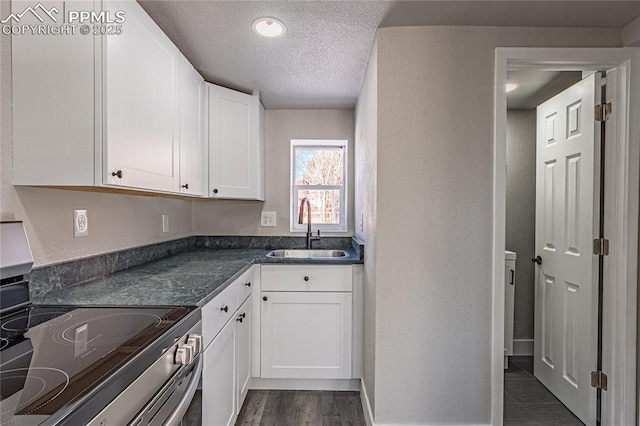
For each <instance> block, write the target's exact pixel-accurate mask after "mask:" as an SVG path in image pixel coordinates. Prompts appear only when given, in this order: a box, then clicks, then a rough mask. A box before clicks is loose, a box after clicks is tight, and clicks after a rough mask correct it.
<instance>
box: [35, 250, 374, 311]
mask: <svg viewBox="0 0 640 426" xmlns="http://www.w3.org/2000/svg"><path fill="white" fill-rule="evenodd" d="M346 251H347V252H348V253H349V257H346V258H340V259H327V260H308V259H305V260H300V259H272V258H268V257H266V254H267V253H268V251H265V250H260V249H235V250H211V249H198V250H193V251H188V252H185V253H181V254H177V255H175V256H171V257H167V258H164V259H161V260H157V261H154V262H150V263H147V264H144V265H140V266H137V267H133V268H130V269H125V270H123V271H120V272H116V273H114V274H111V275H107V276H106V277H104V278H100V279H97V280H94V281H90V282H87V283H84V284H79V285H75V286H72V287H66V288H62V289H56V290H53V291H49V292H46V293H44V294H38V295H36V296H35V297H34V296H32V302H33V303H35V304H53V305H62V304H64V305H80V304H82V305H189V306H204V305H205V304H206V303H207V302H208V301H210V300H211V299H213V298H214V297H215V296H216V295H217V294H218V293H220V292H221V291H222V290H223V289H224V288H226V287H227V286H228V285H229V284H231V283H232V282H233V281H234V280H235V279H237V278H238V277H239V276H240V275H241V274H242V273H243V272H245V271H246V270H247V269H249V268H250V267H251V266H252V265H254V264H256V263H258V264H267V263H287V264H354V263H362V260H361V259H360V256H359V253H357V252H356V251H354V250H346Z"/></svg>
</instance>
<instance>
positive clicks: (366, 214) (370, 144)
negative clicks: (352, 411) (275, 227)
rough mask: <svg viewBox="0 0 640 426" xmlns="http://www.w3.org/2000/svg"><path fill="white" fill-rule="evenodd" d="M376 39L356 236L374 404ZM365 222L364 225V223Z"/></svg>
mask: <svg viewBox="0 0 640 426" xmlns="http://www.w3.org/2000/svg"><path fill="white" fill-rule="evenodd" d="M377 49H378V48H377V44H376V43H375V42H374V45H373V48H372V50H371V56H370V58H369V64H368V66H367V71H366V74H365V77H364V81H363V83H362V90H361V93H360V97H359V99H358V105H357V106H356V149H355V150H356V153H355V154H356V155H355V157H356V167H355V168H356V175H355V176H356V181H355V191H356V200H355V201H356V202H355V208H356V211H357V212H358V215H357V216H356V221H357V225H356V236H357V237H358V238H359V239H360V240H362V241H366V247H365V256H364V262H365V269H364V273H365V280H364V283H365V286H364V377H363V379H364V386H365V389H366V392H367V396H368V398H369V402H370V403H371V405H372V408H374V406H375V353H376V351H375V345H376V335H375V331H376V258H377V244H376V233H375V231H376V214H377V183H378V178H377V173H378V165H377V154H378V151H377V137H378V117H377V114H378V93H377V91H378V75H377V74H378V63H377V53H376V52H377ZM361 223H362V225H361Z"/></svg>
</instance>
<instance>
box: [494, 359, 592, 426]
mask: <svg viewBox="0 0 640 426" xmlns="http://www.w3.org/2000/svg"><path fill="white" fill-rule="evenodd" d="M504 425H505V426H515V425H518V426H520V425H538V426H552V425H553V426H556V425H557V426H560V425H562V426H574V425H575V426H583V425H584V424H583V423H582V422H581V421H580V420H579V419H578V418H577V417H576V416H574V415H573V413H572V412H571V411H569V409H567V407H565V406H564V405H562V403H561V402H560V401H559V400H558V399H557V398H556V397H555V396H554V395H553V394H552V393H551V392H549V391H548V390H547V388H545V387H544V386H543V385H542V384H541V383H540V382H539V381H538V380H537V379H536V378H535V377H534V376H533V357H531V356H514V357H511V358H510V359H509V369H507V370H505V371H504Z"/></svg>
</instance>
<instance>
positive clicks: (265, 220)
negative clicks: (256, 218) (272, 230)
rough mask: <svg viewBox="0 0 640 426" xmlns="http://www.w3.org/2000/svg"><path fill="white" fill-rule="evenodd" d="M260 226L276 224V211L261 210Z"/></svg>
mask: <svg viewBox="0 0 640 426" xmlns="http://www.w3.org/2000/svg"><path fill="white" fill-rule="evenodd" d="M260 226H276V212H262V216H261V219H260Z"/></svg>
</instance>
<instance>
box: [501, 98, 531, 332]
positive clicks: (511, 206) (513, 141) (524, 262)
mask: <svg viewBox="0 0 640 426" xmlns="http://www.w3.org/2000/svg"><path fill="white" fill-rule="evenodd" d="M506 213H507V227H506V249H507V250H511V251H515V252H516V253H517V255H518V259H517V261H516V289H515V291H516V293H515V304H514V313H515V315H514V325H513V337H514V339H533V312H534V301H535V294H534V291H535V270H534V268H533V263H532V262H531V261H530V259H532V258H534V257H535V254H534V251H535V222H536V110H534V109H530V110H508V111H507V212H506Z"/></svg>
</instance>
